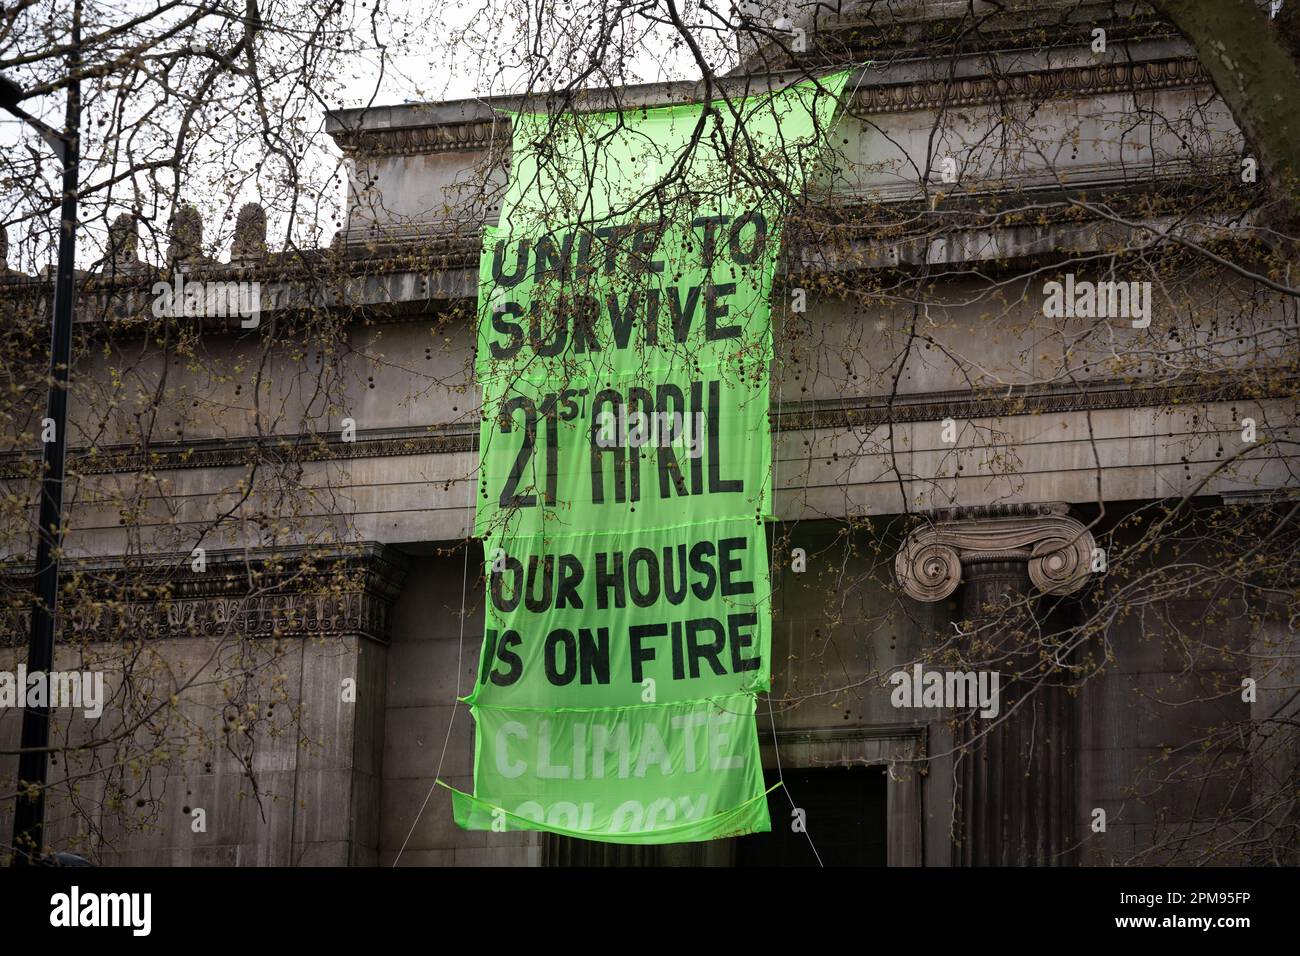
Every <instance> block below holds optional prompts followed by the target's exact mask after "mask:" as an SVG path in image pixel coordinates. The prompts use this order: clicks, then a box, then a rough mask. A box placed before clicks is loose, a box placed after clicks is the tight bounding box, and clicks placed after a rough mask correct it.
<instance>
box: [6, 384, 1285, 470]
mask: <svg viewBox="0 0 1300 956" xmlns="http://www.w3.org/2000/svg"><path fill="white" fill-rule="evenodd" d="M1289 385H1290V386H1297V385H1300V382H1290V383H1289ZM1260 397H1261V396H1259V395H1258V394H1257V393H1256V392H1254V391H1253V390H1251V389H1250V388H1248V387H1247V386H1245V385H1243V384H1240V383H1232V382H1214V383H1182V384H1172V385H1161V386H1143V385H1140V384H1132V383H1123V382H1097V383H1094V384H1091V385H1089V386H1088V387H1085V388H1077V387H1070V388H1061V387H1059V386H1058V387H1045V386H1022V387H1013V388H1011V389H1010V390H1007V391H1002V390H1000V391H999V392H998V393H997V394H996V395H984V396H981V395H978V394H975V393H972V392H968V391H960V392H930V393H926V394H923V395H907V396H899V397H897V398H895V399H894V400H893V401H892V402H891V401H889V399H888V398H886V397H882V396H866V397H862V398H847V399H825V400H817V401H807V402H783V403H779V404H778V403H775V402H774V404H773V407H772V410H771V411H770V412H769V415H770V417H771V420H772V428H773V431H774V432H777V433H783V432H796V431H805V430H819V429H845V428H874V427H876V426H878V425H883V424H886V423H891V422H892V423H894V424H903V423H908V422H933V421H942V420H943V419H945V418H953V419H958V420H969V419H984V418H1008V417H1014V416H1020V415H1043V414H1053V413H1066V412H1084V411H1101V410H1105V409H1113V408H1144V407H1152V408H1161V407H1167V406H1171V405H1186V404H1190V403H1205V402H1226V401H1244V400H1252V399H1255V400H1257V399H1259V398H1260ZM477 450H478V423H477V422H460V423H453V424H447V425H436V426H430V427H428V428H399V429H375V430H372V431H369V432H366V431H362V432H360V433H358V435H357V440H356V441H355V442H344V441H341V440H339V438H338V437H337V436H336V435H334V434H331V435H330V436H325V435H280V436H272V437H270V438H266V439H261V440H259V439H254V438H238V439H229V440H223V439H209V440H197V441H192V442H166V443H159V444H155V445H152V446H150V448H149V450H148V452H147V454H142V453H141V452H140V451H139V450H138V449H137V448H135V447H134V446H131V445H109V446H105V447H103V448H100V449H98V450H97V451H95V452H94V453H90V452H88V451H87V450H86V449H84V448H72V449H69V452H68V454H69V462H68V472H69V474H70V475H74V476H75V475H93V474H123V473H132V472H139V471H146V470H147V471H150V472H159V471H175V470H184V469H190V468H238V467H245V466H248V465H251V464H254V463H256V462H266V461H299V462H311V461H334V460H354V459H363V458H398V457H404V456H408V455H448V454H462V453H469V452H475V451H477ZM37 460H38V459H37V456H36V454H35V453H34V452H33V453H32V454H31V455H23V454H20V453H12V452H11V453H8V454H5V455H0V478H8V479H14V478H24V477H30V476H31V474H34V471H33V470H32V469H34V468H35V466H36V462H37ZM24 464H26V466H27V470H26V471H25V470H24Z"/></svg>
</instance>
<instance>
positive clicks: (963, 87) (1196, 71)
mask: <svg viewBox="0 0 1300 956" xmlns="http://www.w3.org/2000/svg"><path fill="white" fill-rule="evenodd" d="M1194 86H1203V87H1207V88H1208V87H1209V86H1210V78H1209V76H1208V75H1207V74H1206V72H1205V71H1204V70H1203V69H1202V68H1201V65H1200V63H1198V62H1197V61H1196V60H1192V59H1174V60H1164V61H1152V62H1139V63H1100V64H1097V65H1096V66H1079V67H1071V68H1067V69H1062V70H1051V71H1036V72H1033V73H1019V74H1008V75H1004V76H980V77H962V78H957V79H953V80H951V81H949V80H930V81H925V82H920V83H907V84H899V85H894V86H877V87H872V88H868V89H864V90H861V91H859V93H858V95H857V98H856V100H855V103H854V105H855V106H856V108H857V109H858V110H859V111H860V112H863V113H905V112H911V111H914V110H925V111H935V110H940V109H952V108H954V107H963V106H976V105H981V104H986V103H997V102H1002V101H1004V100H1035V101H1037V100H1047V99H1059V98H1062V97H1073V96H1099V95H1103V94H1106V93H1119V92H1127V91H1136V90H1142V91H1147V90H1164V89H1174V88H1178V87H1194Z"/></svg>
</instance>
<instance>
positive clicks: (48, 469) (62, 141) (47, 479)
mask: <svg viewBox="0 0 1300 956" xmlns="http://www.w3.org/2000/svg"><path fill="white" fill-rule="evenodd" d="M80 45H81V3H80V0H78V2H77V3H76V4H75V7H74V10H73V15H72V52H70V53H69V54H68V66H69V77H70V80H69V83H68V106H67V118H66V121H65V123H64V127H63V132H62V133H59V132H58V131H56V130H53V129H51V128H50V127H49V126H47V125H46V124H44V123H42V122H41V121H40V120H38V119H36V117H34V116H31V115H29V114H28V113H27V112H25V111H24V110H23V109H22V108H21V107H20V106H19V105H18V104H19V103H20V102H21V101H22V99H23V93H22V90H21V88H19V86H18V85H17V84H16V83H14V82H13V81H12V80H10V79H8V78H5V77H0V108H2V109H4V110H6V111H8V112H9V113H12V114H13V115H14V116H17V117H18V118H19V119H21V120H23V121H24V122H25V123H27V124H28V125H30V126H32V127H34V128H35V129H36V130H37V131H38V132H39V133H40V134H41V136H42V137H43V138H44V139H45V141H46V142H47V143H49V144H50V146H51V147H52V148H53V149H54V151H55V153H56V154H57V155H58V157H59V162H60V163H61V164H62V166H63V195H62V203H61V209H60V218H59V261H58V271H57V273H56V274H55V279H54V321H53V331H52V333H51V338H50V381H49V392H48V394H47V396H46V400H45V417H46V418H48V419H52V420H53V422H54V440H53V441H50V442H46V443H45V444H44V447H43V450H42V461H41V464H42V477H41V514H40V525H39V527H38V529H37V543H36V587H35V601H34V602H33V604H32V632H31V643H30V645H29V646H28V651H27V672H28V674H33V673H36V672H40V673H42V674H48V673H49V671H50V669H51V667H53V665H54V614H55V608H56V607H57V605H58V600H59V548H60V546H61V544H62V537H63V535H62V529H63V471H64V463H65V458H66V452H67V443H66V433H67V422H68V372H69V367H70V366H71V364H72V312H73V294H74V290H73V278H74V272H73V268H74V260H75V253H76V240H77V168H78V163H79V159H80V154H79V149H78V146H79V144H78V135H79V130H80V126H81V83H80V80H79V77H78V72H79V70H80V68H81V56H80V49H79V48H80ZM49 742H50V708H49V703H48V699H47V701H46V704H45V705H43V706H40V707H33V706H31V705H28V706H27V707H26V709H24V711H23V726H22V743H21V747H22V751H21V753H20V754H19V757H18V797H17V803H16V805H15V807H14V835H13V845H14V857H13V863H14V865H15V866H26V865H29V864H32V863H35V862H37V861H38V860H39V859H40V856H41V850H42V847H43V843H44V828H45V781H46V773H47V767H48V756H49V755H48V753H47V748H48V747H49ZM29 789H30V791H31V793H30V795H29V794H28V790H29Z"/></svg>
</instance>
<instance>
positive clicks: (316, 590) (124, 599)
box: [0, 542, 406, 642]
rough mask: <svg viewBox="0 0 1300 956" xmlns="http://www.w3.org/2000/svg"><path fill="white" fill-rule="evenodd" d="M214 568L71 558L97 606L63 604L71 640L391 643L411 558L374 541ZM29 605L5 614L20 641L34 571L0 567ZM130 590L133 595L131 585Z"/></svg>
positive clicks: (225, 561) (182, 562)
mask: <svg viewBox="0 0 1300 956" xmlns="http://www.w3.org/2000/svg"><path fill="white" fill-rule="evenodd" d="M205 559H206V561H207V566H206V570H204V571H202V572H197V571H194V570H193V568H192V565H191V560H192V559H191V556H190V555H188V554H183V555H181V554H178V555H172V556H170V559H169V557H168V556H151V557H150V558H148V559H147V560H132V559H126V560H123V559H122V558H112V559H96V560H93V561H92V560H88V559H82V560H65V562H64V565H63V575H64V579H65V580H75V581H76V583H77V588H78V591H79V593H81V594H83V596H88V598H89V600H81V601H77V602H67V603H65V605H64V611H63V614H64V621H63V633H64V639H68V640H83V641H94V640H97V639H104V638H105V637H108V636H116V637H123V636H126V637H131V638H176V637H209V638H262V637H304V636H311V635H325V634H333V635H338V636H356V637H364V638H368V639H371V640H375V641H381V642H382V641H387V639H388V635H389V627H390V611H391V606H392V603H393V602H394V601H395V600H396V598H397V595H398V593H399V592H400V590H401V586H402V582H403V580H404V579H405V576H406V559H405V557H404V556H403V555H402V554H400V553H399V552H397V551H394V550H393V549H392V548H389V547H387V546H385V545H382V544H377V543H374V542H367V543H365V544H361V545H356V546H353V547H348V548H339V547H329V548H327V547H322V548H319V549H309V548H303V547H286V548H280V549H277V550H276V551H275V552H269V551H261V552H258V551H253V552H250V553H249V554H247V555H245V553H244V552H242V551H211V552H209V553H208V554H207V555H206V556H205ZM0 580H3V581H5V583H6V585H7V586H6V587H5V590H6V591H9V592H10V593H11V594H12V595H17V596H18V598H19V601H18V603H19V604H20V606H18V607H14V606H12V605H11V606H10V607H8V608H3V609H0V620H3V623H4V625H5V626H3V627H2V628H0V632H3V633H6V634H8V635H9V638H10V639H11V640H22V639H23V636H24V635H26V633H27V630H28V628H27V626H26V623H27V621H28V620H29V615H30V611H29V609H28V608H27V607H25V606H21V605H23V604H25V602H24V601H22V598H23V597H25V596H26V595H27V594H28V593H30V585H29V584H28V582H29V580H30V571H29V570H27V569H20V568H15V567H13V566H12V565H11V566H9V567H8V568H0ZM128 583H129V588H128V587H127V584H128Z"/></svg>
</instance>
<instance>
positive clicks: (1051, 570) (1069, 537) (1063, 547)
mask: <svg viewBox="0 0 1300 956" xmlns="http://www.w3.org/2000/svg"><path fill="white" fill-rule="evenodd" d="M1095 547H1096V541H1095V540H1094V539H1093V537H1092V532H1090V531H1089V530H1088V529H1087V528H1086V527H1084V525H1083V524H1082V523H1080V522H1079V521H1076V520H1075V519H1074V518H1071V517H1069V516H1068V515H1067V514H1066V506H1065V505H1063V504H1049V505H1027V506H990V507H979V508H962V509H955V510H951V511H945V512H939V513H937V514H935V515H934V520H933V522H932V523H931V524H928V525H925V526H923V527H920V528H917V529H916V530H914V531H913V532H912V533H911V534H909V535H908V536H907V540H906V541H904V542H903V546H902V548H900V549H899V552H898V554H897V556H895V558H894V573H895V575H896V576H897V578H898V582H899V584H901V585H902V586H903V590H904V592H906V594H907V595H908V596H909V597H912V598H915V599H916V600H918V601H941V600H943V599H944V598H946V597H948V595H950V594H952V593H953V592H954V591H955V590H957V585H959V584H961V581H962V566H963V565H966V564H974V563H978V562H984V561H1026V562H1028V564H1029V580H1030V581H1032V582H1033V584H1034V586H1035V587H1036V588H1038V590H1039V591H1042V592H1043V593H1045V594H1070V593H1072V592H1074V591H1077V590H1079V588H1081V587H1083V585H1084V582H1085V581H1087V579H1088V575H1089V573H1090V569H1091V567H1092V557H1093V549H1094V548H1095Z"/></svg>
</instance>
